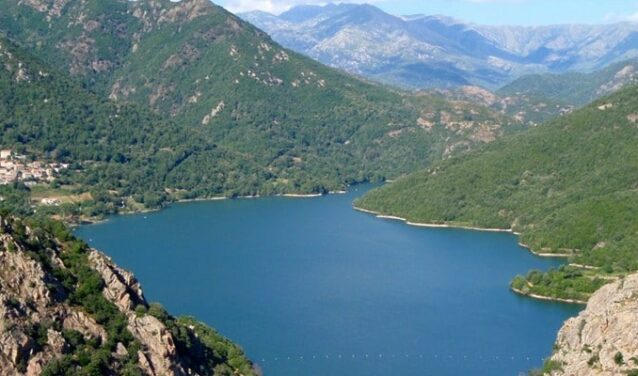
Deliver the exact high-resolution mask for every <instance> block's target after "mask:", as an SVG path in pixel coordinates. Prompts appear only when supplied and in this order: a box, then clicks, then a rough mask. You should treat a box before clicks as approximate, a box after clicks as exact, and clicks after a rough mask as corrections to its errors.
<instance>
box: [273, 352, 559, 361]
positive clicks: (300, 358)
mask: <svg viewBox="0 0 638 376" xmlns="http://www.w3.org/2000/svg"><path fill="white" fill-rule="evenodd" d="M349 355H350V356H347V355H346V356H344V355H343V354H336V355H332V357H333V359H339V360H341V359H354V360H357V359H363V360H369V359H383V358H384V357H390V358H392V359H397V354H383V353H379V354H373V355H372V356H370V354H361V355H358V354H349ZM330 357H331V355H329V354H325V355H317V354H313V355H312V356H304V355H291V356H283V357H282V356H276V357H271V358H266V357H262V358H261V362H262V363H265V362H267V361H269V360H270V361H275V362H277V361H279V360H280V359H285V360H286V361H295V360H297V361H303V360H310V359H312V360H317V359H319V360H321V359H326V360H329V359H330ZM399 358H401V356H399ZM403 358H404V359H422V360H426V359H428V358H434V359H445V360H457V359H463V360H466V361H468V360H487V361H490V360H493V361H506V360H510V361H515V360H517V359H520V360H525V361H527V362H532V361H534V362H535V361H541V362H544V361H545V360H547V358H546V357H535V356H527V355H523V356H514V355H512V356H502V355H492V356H484V355H477V356H468V355H463V356H459V355H452V354H450V355H443V356H441V355H439V354H433V355H430V356H427V355H424V354H418V355H416V354H415V355H411V354H403Z"/></svg>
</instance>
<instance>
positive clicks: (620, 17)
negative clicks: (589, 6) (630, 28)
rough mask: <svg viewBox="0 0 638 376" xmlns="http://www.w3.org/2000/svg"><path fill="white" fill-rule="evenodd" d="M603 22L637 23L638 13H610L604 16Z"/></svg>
mask: <svg viewBox="0 0 638 376" xmlns="http://www.w3.org/2000/svg"><path fill="white" fill-rule="evenodd" d="M604 20H605V22H609V23H613V22H638V12H635V13H625V14H621V13H616V12H610V13H607V14H606V15H605V18H604Z"/></svg>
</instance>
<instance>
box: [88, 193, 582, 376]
mask: <svg viewBox="0 0 638 376" xmlns="http://www.w3.org/2000/svg"><path fill="white" fill-rule="evenodd" d="M368 188H369V187H367V186H359V187H357V188H354V189H353V191H352V192H350V193H348V194H346V195H333V196H327V197H321V198H315V199H292V198H263V199H242V200H228V201H212V202H194V203H185V204H178V205H174V206H172V207H170V208H169V209H166V210H163V211H161V212H158V213H151V214H140V215H133V216H118V217H114V218H112V219H111V220H110V221H108V222H106V223H103V224H98V225H90V226H84V227H81V228H79V229H78V230H77V234H78V235H79V236H81V237H82V238H83V239H85V240H87V241H88V242H89V243H90V244H91V245H92V246H95V247H97V248H99V249H101V250H103V251H105V252H106V253H107V254H109V255H110V256H112V257H113V259H114V261H115V262H117V263H118V264H119V265H121V266H123V267H125V268H127V269H130V270H132V271H133V272H134V273H135V274H136V276H137V277H138V279H139V280H140V281H141V282H142V285H143V287H144V288H145V293H146V296H147V298H148V299H149V300H151V301H159V302H161V303H162V304H163V305H164V306H165V307H166V308H167V309H168V310H169V311H170V312H171V313H174V314H188V315H194V316H196V317H197V318H199V319H201V320H203V321H205V322H206V323H208V324H210V325H211V326H214V327H215V328H217V329H218V330H219V331H220V332H221V333H222V334H224V335H226V336H227V337H229V338H231V339H233V340H234V341H237V342H238V343H240V344H241V345H242V346H243V347H244V349H245V350H246V352H247V354H248V355H249V357H251V359H253V360H254V361H255V362H256V363H258V364H259V366H260V367H261V368H262V369H263V370H264V373H265V374H266V375H272V376H297V375H321V376H330V375H335V376H341V375H343V376H346V375H347V376H357V375H366V376H367V375H486V376H487V375H489V376H497V375H518V374H519V373H521V372H525V371H527V370H529V369H531V368H533V367H537V366H539V365H540V364H541V363H542V361H541V358H543V357H545V356H547V355H548V354H549V353H550V352H551V349H552V344H553V341H554V338H555V336H556V332H557V330H558V328H559V327H560V326H561V324H562V322H563V321H564V320H565V319H566V318H568V317H570V316H572V315H575V314H576V313H577V311H578V310H579V307H576V306H569V305H563V304H557V303H547V302H539V301H535V300H531V299H526V298H521V297H519V296H517V295H515V294H513V293H511V292H510V291H509V290H508V283H509V281H510V280H511V279H512V277H513V276H514V275H516V274H517V273H524V272H526V271H528V270H529V269H531V268H538V269H547V268H549V267H551V266H554V265H557V264H558V263H559V262H558V261H556V260H549V259H542V258H537V257H535V256H533V255H531V254H530V253H529V252H527V251H525V250H523V249H522V248H520V247H518V246H517V244H516V243H517V239H516V237H515V236H513V235H510V234H503V233H485V232H475V231H464V230H453V229H424V228H417V227H411V226H407V225H405V224H403V223H400V222H396V221H389V220H381V219H377V218H375V217H374V216H371V215H368V214H364V213H360V212H356V211H354V210H352V207H351V203H352V200H353V199H354V198H355V197H357V196H359V195H361V194H362V192H363V191H365V190H367V189H368Z"/></svg>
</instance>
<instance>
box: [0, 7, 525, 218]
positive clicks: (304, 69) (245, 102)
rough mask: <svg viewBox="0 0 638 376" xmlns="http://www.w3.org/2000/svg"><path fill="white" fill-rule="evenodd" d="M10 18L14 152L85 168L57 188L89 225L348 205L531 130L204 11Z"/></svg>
mask: <svg viewBox="0 0 638 376" xmlns="http://www.w3.org/2000/svg"><path fill="white" fill-rule="evenodd" d="M0 4H1V6H2V9H3V10H2V12H0V21H1V22H0V30H2V32H4V33H5V34H6V35H7V38H8V39H5V40H2V45H3V48H4V51H5V52H6V53H3V54H2V55H1V56H0V58H1V59H2V62H3V65H4V69H3V70H0V78H1V79H2V82H3V85H2V88H1V89H0V90H2V91H3V96H4V99H5V100H4V101H3V106H4V107H2V108H1V110H2V111H3V117H2V119H3V120H2V122H3V127H4V129H5V130H6V131H5V132H4V133H3V135H2V141H1V142H2V146H3V147H5V148H12V149H14V150H19V151H24V152H26V153H27V154H29V155H32V156H33V157H34V158H36V157H37V158H50V159H57V160H60V161H65V162H70V163H72V167H73V168H71V169H69V170H67V171H66V172H65V173H64V176H62V177H61V178H60V179H59V180H58V181H57V182H56V184H55V186H56V187H61V188H63V189H65V190H66V191H71V192H72V193H73V194H81V193H82V192H87V191H90V192H91V195H92V197H93V201H94V202H93V203H88V204H86V205H84V208H83V210H84V211H85V212H86V214H88V215H91V214H96V213H103V212H112V211H116V210H120V209H122V208H126V209H135V208H137V207H138V206H139V205H140V204H143V205H145V206H147V207H156V206H158V205H160V204H162V203H163V202H166V201H170V200H173V199H182V198H193V197H210V196H222V195H223V196H230V197H233V196H238V195H256V194H260V195H267V194H277V193H323V192H328V191H332V190H340V189H344V188H345V187H346V186H347V185H348V184H351V183H355V182H361V181H367V180H380V179H384V178H393V177H396V176H399V175H400V174H403V173H406V172H409V171H413V170H415V169H417V168H419V167H423V166H427V165H428V164H429V163H431V162H432V161H435V160H439V159H441V158H444V157H447V156H450V155H453V154H455V153H456V152H458V151H466V150H469V149H472V148H473V147H474V146H475V145H477V144H483V143H486V142H491V141H493V140H495V139H496V138H498V137H500V136H501V135H502V134H504V133H508V132H510V131H514V130H517V129H520V128H521V124H520V123H518V122H516V121H514V120H512V119H510V118H509V117H507V116H504V115H502V114H499V113H498V112H496V111H493V110H490V109H487V108H485V107H481V106H479V105H473V104H470V103H467V102H463V101H454V102H451V101H446V100H443V99H441V98H439V97H437V96H434V95H419V96H412V95H407V94H404V93H400V92H395V91H393V90H390V89H388V88H385V87H381V86H377V85H372V84H369V83H365V82H362V81H360V80H357V79H355V78H351V77H349V76H347V75H344V74H342V73H340V72H338V71H336V70H333V69H330V68H326V67H323V66H322V65H320V64H318V63H315V62H313V61H311V60H309V59H306V58H304V57H301V56H299V55H296V54H294V53H292V52H290V51H287V50H285V49H283V48H281V47H280V46H278V45H277V44H276V43H274V42H272V41H271V40H270V39H269V38H268V37H267V36H266V35H264V34H263V33H262V32H261V31H259V30H258V29H255V28H254V27H252V26H251V25H249V24H247V23H245V22H243V21H241V20H239V19H237V18H236V17H234V16H233V15H231V14H230V13H228V12H226V11H225V10H223V9H222V8H219V7H217V6H214V5H212V4H211V3H210V2H208V1H205V0H186V1H182V2H179V3H173V2H170V1H153V0H143V1H137V2H129V1H125V0H104V1H99V2H98V1H80V0H68V1H61V2H59V1H58V2H48V1H38V0H33V1H29V2H17V1H12V0H3V1H1V2H0ZM158 46H159V47H158ZM27 51H28V52H27ZM66 191H65V192H66Z"/></svg>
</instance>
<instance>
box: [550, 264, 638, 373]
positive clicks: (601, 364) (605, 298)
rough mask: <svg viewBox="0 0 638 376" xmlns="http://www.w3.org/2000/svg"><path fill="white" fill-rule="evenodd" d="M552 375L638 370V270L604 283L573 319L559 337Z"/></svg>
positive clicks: (562, 329)
mask: <svg viewBox="0 0 638 376" xmlns="http://www.w3.org/2000/svg"><path fill="white" fill-rule="evenodd" d="M555 347H556V348H557V350H556V352H555V353H554V355H553V356H552V358H551V359H552V360H553V361H555V362H557V363H559V364H561V368H562V369H561V370H557V371H553V372H552V375H557V376H558V375H568V376H572V375H573V376H576V375H578V376H582V375H600V376H615V375H625V374H630V372H632V371H633V372H638V274H633V275H630V276H628V277H626V278H624V279H621V280H619V281H617V282H615V283H612V284H609V285H606V286H603V287H602V288H601V289H600V290H598V291H597V292H596V293H595V294H594V295H593V296H592V297H591V298H590V300H589V303H588V304H587V308H586V309H585V310H584V311H582V312H581V313H580V314H579V315H578V316H577V317H575V318H572V319H569V320H568V321H567V322H565V324H564V325H563V327H562V328H561V330H560V332H559V333H558V338H557V340H556V346H555Z"/></svg>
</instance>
